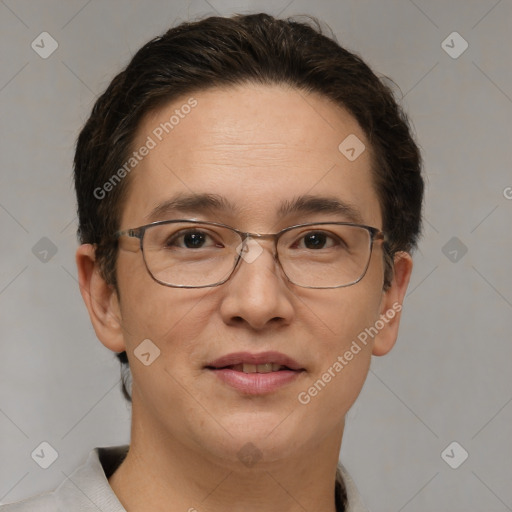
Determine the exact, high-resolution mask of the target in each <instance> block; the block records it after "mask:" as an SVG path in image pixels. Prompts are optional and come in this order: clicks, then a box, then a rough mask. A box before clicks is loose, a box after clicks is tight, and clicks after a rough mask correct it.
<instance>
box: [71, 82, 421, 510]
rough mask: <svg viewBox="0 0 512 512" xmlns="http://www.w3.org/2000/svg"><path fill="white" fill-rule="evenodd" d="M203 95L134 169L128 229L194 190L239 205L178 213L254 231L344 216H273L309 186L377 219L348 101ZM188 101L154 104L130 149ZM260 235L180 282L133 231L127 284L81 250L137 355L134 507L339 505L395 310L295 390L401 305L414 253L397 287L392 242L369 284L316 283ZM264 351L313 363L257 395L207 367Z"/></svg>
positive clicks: (119, 342)
mask: <svg viewBox="0 0 512 512" xmlns="http://www.w3.org/2000/svg"><path fill="white" fill-rule="evenodd" d="M193 97H194V98H196V99H197V102H198V105H197V107H195V109H193V110H192V111H191V113H190V114H188V115H187V116H186V117H185V118H184V119H182V120H181V121H180V123H179V124H178V125H177V126H176V127H175V128H174V129H173V131H172V132H171V133H170V134H169V135H167V136H166V137H165V138H164V139H163V140H162V141H161V142H159V143H158V145H157V146H156V148H155V149H153V150H151V151H150V153H149V154H148V155H147V156H146V157H145V158H144V159H143V161H142V162H141V163H140V164H139V165H138V166H137V168H136V169H135V170H134V171H133V173H132V174H131V175H130V178H129V179H130V184H129V190H128V195H127V200H126V202H125V203H124V206H123V212H122V221H121V226H120V228H121V229H127V228H134V227H138V226H140V225H143V224H146V223H148V222H149V221H148V220H147V218H146V217H147V215H148V213H149V212H150V211H151V210H152V209H153V208H155V206H157V205H158V204H160V203H162V202H163V201H165V200H167V199H169V198H170V197H172V196H173V195H175V194H176V193H177V192H183V193H190V192H191V191H193V192H197V193H201V192H208V193H215V194H219V195H222V196H225V197H226V198H228V199H229V200H230V201H231V202H232V203H234V204H235V206H237V207H238V208H239V211H237V212H229V211H225V212H219V211H216V212H209V213H208V212H197V211H181V212H176V213H175V214H173V215H172V216H168V217H167V218H198V219H202V220H211V221H218V222H223V223H225V224H228V225H231V226H233V227H236V228H238V229H242V230H245V231H251V232H256V233H270V232H276V231H278V230H280V229H282V228H284V227H286V226H290V225H293V224H297V223H301V222H316V221H322V220H324V221H329V220H332V221H343V220H347V219H345V218H343V217H342V216H340V215H332V214H328V215H327V214H325V213H324V214H319V213H315V214H311V213H310V214H304V213H302V214H294V215H289V216H286V217H282V216H281V217H280V216H279V215H278V214H277V211H276V210H277V205H278V204H280V203H281V202H282V201H283V200H292V199H294V198H295V197H297V196H299V195H302V194H305V193H307V194H309V195H313V196H329V197H336V198H338V199H340V200H343V201H345V202H348V203H350V204H351V205H353V206H355V207H356V208H357V209H358V210H359V212H360V215H361V217H362V220H363V221H364V223H365V224H367V225H370V226H374V227H377V228H379V229H382V218H381V213H380V206H379V200H378V197H377V195H376V192H375V190H374V188H373V183H372V178H371V173H370V168H371V162H372V155H371V148H370V146H369V143H368V141H367V139H366V137H365V134H364V133H363V131H362V129H361V128H360V127H359V125H358V124H357V122H356V121H355V119H354V118H353V117H352V116H351V115H349V114H348V113H347V112H346V111H345V110H343V109H341V108H339V107H337V106H335V105H333V104H332V103H331V102H329V101H328V100H327V99H325V98H323V97H321V96H318V95H315V94H308V95H306V94H305V93H304V92H299V91H296V90H294V89H288V88H285V87H284V86H262V85H242V86H236V88H230V89H225V90H220V89H211V90H208V91H203V92H199V93H197V94H194V95H193ZM187 99H188V97H186V98H182V99H180V100H179V101H175V102H172V103H171V104H169V105H167V106H165V107H164V108H161V109H160V110H158V111H156V112H154V113H152V114H151V115H148V116H147V117H146V118H145V119H144V120H143V122H142V123H141V125H140V127H139V130H138V137H137V141H136V144H135V147H139V146H140V145H141V144H143V143H144V141H145V140H146V138H147V136H148V135H150V134H151V132H152V131H153V130H154V128H155V127H156V126H158V124H159V123H160V122H163V121H166V120H168V119H169V117H170V116H171V115H172V114H173V112H174V110H175V109H176V108H179V107H180V106H181V105H183V104H184V103H185V102H186V100H187ZM349 134H355V135H356V136H357V137H358V138H359V139H360V140H362V141H363V142H364V144H365V145H366V150H365V151H364V152H363V153H362V154H361V156H359V158H357V159H356V160H355V161H353V162H350V161H349V160H348V159H347V158H345V156H344V155H342V154H341V153H340V151H339V150H338V145H339V144H340V142H341V141H342V140H344V139H345V138H346V137H347V136H348V135H349ZM161 220H164V219H163V218H162V219H161ZM260 245H261V246H262V247H263V248H264V249H265V250H264V251H263V253H262V254H261V255H260V256H259V257H258V258H257V259H256V260H255V261H254V262H252V263H250V264H249V263H246V262H242V264H241V265H240V266H239V267H238V269H237V270H236V271H235V273H234V275H233V276H232V277H231V279H230V280H229V281H228V282H227V283H225V284H223V285H221V286H218V287H215V288H203V289H177V288H170V287H165V286H162V285H160V284H158V283H156V282H155V281H153V280H152V279H151V277H150V276H149V274H148V273H147V271H146V269H145V266H144V263H143V259H142V256H141V254H140V252H139V251H134V250H133V249H132V247H133V244H132V247H130V246H129V243H128V245H126V246H125V247H123V246H122V248H121V250H120V252H119V258H118V267H117V272H118V274H117V275H118V282H119V296H118V295H117V294H116V292H115V291H114V290H113V288H112V287H110V286H108V285H107V284H106V283H105V282H104V280H103V279H102V278H101V275H100V273H99V271H98V268H97V265H96V263H95V259H94V248H93V247H92V246H90V245H82V246H81V247H80V248H79V249H78V251H77V257H76V259H77V265H78V272H79V279H80V287H81V291H82V295H83V298H84V301H85V303H86V305H87V308H88V310H89V313H90V317H91V321H92V324H93V326H94V329H95V331H96V334H97V336H98V338H99V339H100V341H101V342H102V343H103V344H104V345H105V346H106V347H107V348H109V349H110V350H112V351H115V352H121V351H123V350H126V351H127V352H128V356H129V358H130V361H131V369H132V374H133V391H132V393H133V416H132V438H131V447H130V451H129V454H128V456H127V458H126V459H125V461H124V462H123V464H121V466H120V467H119V469H118V470H117V471H116V472H115V473H114V475H113V476H112V477H111V478H110V479H109V483H110V485H111V487H112V488H113V490H114V492H115V493H116V494H117V496H118V497H119V500H120V501H121V503H122V504H123V506H124V507H125V508H126V509H127V510H130V511H137V512H145V511H164V510H166V511H168V510H169V505H168V504H170V503H172V504H173V505H172V509H173V510H183V511H186V510H189V509H191V508H192V507H193V508H195V509H197V510H198V511H200V512H202V511H207V512H217V511H218V512H220V511H224V510H226V506H227V505H228V504H229V509H230V510H235V511H238V510H240V511H242V510H243V511H245V512H251V511H261V510H265V511H268V512H273V511H280V512H282V511H283V510H284V511H299V510H300V511H303V510H304V509H306V510H311V511H313V510H323V511H331V512H333V511H334V510H335V506H334V477H335V471H336V465H337V462H338V454H339V451H340V446H341V441H342V435H343V429H344V418H345V414H346V413H347V411H348V410H349V408H350V407H351V405H352V404H353V403H354V401H355V400H356V398H357V396H358V395H359V392H360V390H361V388H362V386H363V383H364V380H365V378H366V375H367V372H368V369H369V365H370V361H371V355H372V354H373V355H377V356H380V355H383V354H386V353H387V352H388V351H389V350H390V349H391V348H392V347H393V345H394V343H395V341H396V338H397V333H398V325H399V320H400V313H397V314H396V316H395V317H394V318H393V319H392V320H391V321H389V322H388V323H387V324H386V325H385V327H384V328H383V329H382V330H381V331H380V332H379V334H378V335H377V336H376V337H375V338H374V339H372V340H369V343H368V344H367V346H366V347H363V348H362V350H361V352H359V353H358V354H357V355H355V356H354V358H353V359H352V360H351V361H350V362H349V364H347V365H346V366H345V367H344V368H343V370H342V371H341V372H339V373H338V374H337V375H336V377H335V378H333V379H332V380H331V382H330V383H328V384H327V385H326V387H325V388H324V389H323V390H322V391H321V392H320V393H319V394H318V395H317V396H316V397H315V398H313V399H312V400H311V402H310V403H309V404H307V405H302V404H300V403H299V402H298V400H297V395H298V394H299V393H300V392H301V391H305V390H307V389H308V388H309V387H310V386H311V385H312V383H314V382H315V381H316V380H317V379H319V378H320V377H321V375H322V374H323V373H324V372H325V371H326V370H327V368H329V367H330V366H332V365H333V363H334V362H335V361H336V359H337V357H338V356H339V355H343V354H344V353H345V352H346V350H347V349H348V348H349V347H350V345H351V343H352V341H353V340H354V339H356V338H357V335H358V334H359V333H360V332H361V331H363V330H364V329H365V328H366V327H369V326H372V325H374V323H375V322H376V320H378V319H379V317H380V315H382V314H385V313H386V311H388V310H390V309H392V306H393V304H396V303H399V304H401V303H402V301H403V298H404V295H405V292H406V288H407V285H408V282H409V277H410V274H411V270H412V260H411V257H410V256H409V255H408V254H407V253H400V254H398V255H397V257H396V258H395V273H394V278H393V282H392V285H391V287H390V288H389V289H387V290H386V291H383V270H384V267H383V260H382V250H381V247H380V244H376V245H375V246H374V249H373V253H372V258H371V261H370V265H369V268H368V271H367V273H366V275H365V277H364V278H363V279H362V280H361V281H360V282H359V283H357V284H355V285H352V286H349V287H346V288H338V289H328V290H325V289H324V290H318V289H316V290H315V289H305V288H300V287H297V286H295V285H292V284H291V283H289V282H287V281H286V279H285V278H284V277H283V275H282V273H281V271H280V269H279V268H278V267H277V266H276V263H275V261H274V259H273V257H272V254H271V251H272V244H271V242H269V241H261V242H260ZM130 249H132V250H130ZM147 338H149V339H151V340H152V342H153V343H154V344H155V345H157V346H158V347H159V349H160V351H161V355H160V357H159V358H158V359H156V360H155V362H153V363H152V364H151V365H150V366H144V365H143V364H141V363H140V362H139V361H138V360H137V359H136V358H135V357H134V356H133V351H134V350H135V349H136V347H137V346H138V345H139V344H140V343H141V342H142V340H144V339H147ZM267 350H277V351H280V352H283V353H285V354H287V355H289V356H291V357H293V358H294V359H295V360H297V361H298V362H299V363H300V364H301V365H302V366H303V367H304V368H305V369H306V371H305V372H303V373H302V374H301V375H300V376H299V378H298V379H296V380H295V381H294V382H293V383H290V384H289V385H286V386H285V387H283V388H281V389H279V390H278V391H276V392H274V393H271V394H267V395H262V396H248V395H243V394H241V393H239V392H237V391H236V390H234V389H233V388H231V387H228V386H227V385H226V384H224V383H222V382H220V380H219V379H217V378H216V377H215V376H214V375H212V373H211V372H209V371H207V370H205V369H204V365H205V364H206V363H208V362H209V361H212V360H213V359H216V358H218V357H220V356H223V355H225V354H228V353H232V352H237V351H248V352H253V353H254V352H263V351H267ZM249 442H250V443H253V445H254V446H256V448H257V449H258V450H259V452H260V453H261V455H262V458H261V460H260V461H259V462H257V463H256V464H255V465H254V466H252V467H250V468H249V467H246V466H245V465H244V464H242V463H241V461H240V460H239V458H238V456H237V453H238V451H239V450H240V449H241V448H242V447H243V446H244V445H246V443H249Z"/></svg>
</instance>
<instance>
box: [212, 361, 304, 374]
mask: <svg viewBox="0 0 512 512" xmlns="http://www.w3.org/2000/svg"><path fill="white" fill-rule="evenodd" d="M207 368H209V369H211V370H233V371H235V372H243V373H271V372H280V371H283V370H289V371H299V370H292V369H291V368H288V366H286V365H282V364H278V363H263V364H251V363H238V364H231V365H228V366H224V367H222V368H215V367H207Z"/></svg>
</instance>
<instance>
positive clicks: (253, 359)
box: [205, 352, 305, 395]
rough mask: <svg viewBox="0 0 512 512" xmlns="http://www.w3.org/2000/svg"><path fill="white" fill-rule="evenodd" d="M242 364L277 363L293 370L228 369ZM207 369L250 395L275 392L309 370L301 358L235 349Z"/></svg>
mask: <svg viewBox="0 0 512 512" xmlns="http://www.w3.org/2000/svg"><path fill="white" fill-rule="evenodd" d="M241 363H247V364H265V363H276V364H280V365H282V366H286V367H287V368H289V369H286V370H279V371H277V372H269V373H244V372H240V371H236V370H233V369H231V368H226V366H231V365H236V364H241ZM205 368H206V369H207V370H208V371H210V372H212V373H213V374H214V375H215V376H216V377H218V378H219V379H220V380H221V381H222V382H224V383H225V384H228V385H229V386H231V387H233V388H235V389H236V390H237V391H239V392H241V393H244V394H247V395H263V394H267V393H272V392H274V391H276V390H278V389H279V388H281V387H282V386H285V385H286V384H289V383H290V382H293V381H294V380H296V379H297V378H299V376H300V375H301V374H302V373H304V371H305V369H304V368H303V367H301V365H300V364H299V363H298V362H297V361H295V360H294V359H292V358H291V357H289V356H287V355H285V354H282V353H280V352H260V353H259V354H253V353H250V352H235V353H232V354H227V355H225V356H223V357H220V358H219V359H216V360H215V361H212V362H211V363H209V364H207V365H206V366H205Z"/></svg>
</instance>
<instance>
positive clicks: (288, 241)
mask: <svg viewBox="0 0 512 512" xmlns="http://www.w3.org/2000/svg"><path fill="white" fill-rule="evenodd" d="M114 236H115V238H116V239H117V238H119V237H122V236H126V237H131V238H138V239H139V244H138V247H140V250H141V252H142V256H143V259H144V263H145V265H146V269H147V271H148V272H149V274H150V275H151V277H152V278H153V279H154V280H155V281H156V282H157V283H160V284H162V285H164V286H171V287H175V288H206V287H213V286H218V285H221V284H223V283H225V282H226V281H227V280H228V279H229V278H230V277H231V276H232V275H233V273H234V271H235V269H236V267H237V266H238V264H239V263H240V261H241V259H244V260H245V261H246V262H247V263H252V261H254V260H255V259H256V258H257V257H258V256H259V255H260V254H261V253H262V252H263V247H262V246H261V245H260V244H259V243H258V242H257V240H263V239H267V238H268V239H272V240H273V241H274V252H273V255H274V258H275V260H276V261H277V262H278V264H279V265H280V267H281V269H282V271H283V273H284V275H285V276H286V278H287V279H288V280H289V281H290V282H291V283H293V284H295V285H297V286H300V287H303V288H341V287H345V286H350V285H353V284H356V283H357V282H359V281H360V280H361V279H362V278H363V277H364V275H365V274H366V271H367V269H368V265H369V263H370V257H371V253H372V247H373V243H374V242H376V241H380V240H382V241H384V240H385V235H384V233H383V232H382V231H380V230H379V229H377V228H374V227H370V226H365V225H362V224H353V223H350V222H315V223H307V224H298V225H295V226H290V227H287V228H285V229H282V230H281V231H279V232H278V233H270V234H258V233H247V232H244V231H240V230H238V229H235V228H232V227H230V226H227V225H225V224H220V223H217V222H203V221H197V220H182V219H180V220H165V221H159V222H153V223H152V224H147V225H145V226H140V227H138V228H134V229H127V230H124V231H118V232H117V233H116V234H115V235H114ZM138 247H136V248H135V250H138Z"/></svg>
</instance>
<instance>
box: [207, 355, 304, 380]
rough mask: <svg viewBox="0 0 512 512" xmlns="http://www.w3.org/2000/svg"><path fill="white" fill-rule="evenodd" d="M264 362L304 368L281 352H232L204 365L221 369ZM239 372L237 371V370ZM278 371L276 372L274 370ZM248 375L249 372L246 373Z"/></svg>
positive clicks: (296, 368) (291, 368)
mask: <svg viewBox="0 0 512 512" xmlns="http://www.w3.org/2000/svg"><path fill="white" fill-rule="evenodd" d="M241 363H247V364H265V363H276V364H280V365H282V366H286V367H288V368H289V369H290V370H296V371H299V370H304V368H303V367H302V366H301V365H300V364H299V363H298V362H297V361H295V359H292V358H291V357H289V356H287V355H285V354H282V353H281V352H274V351H270V352H260V353H258V354H254V353H251V352H233V353H232V354H227V355H225V356H222V357H220V358H218V359H215V361H212V362H210V363H208V364H206V365H205V367H206V368H208V369H222V368H225V367H226V366H232V365H235V364H241ZM238 373H239V372H238ZM275 373H278V372H275ZM247 375H249V374H247ZM260 375H268V374H260Z"/></svg>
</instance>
